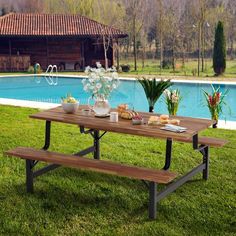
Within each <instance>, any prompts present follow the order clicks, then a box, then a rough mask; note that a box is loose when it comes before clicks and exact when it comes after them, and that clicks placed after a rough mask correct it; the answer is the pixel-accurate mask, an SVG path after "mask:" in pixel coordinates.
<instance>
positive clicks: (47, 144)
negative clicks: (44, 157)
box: [43, 120, 51, 150]
mask: <svg viewBox="0 0 236 236" xmlns="http://www.w3.org/2000/svg"><path fill="white" fill-rule="evenodd" d="M50 139H51V121H48V120H47V121H46V127H45V144H44V147H43V149H44V150H47V149H48V148H49V147H50Z"/></svg>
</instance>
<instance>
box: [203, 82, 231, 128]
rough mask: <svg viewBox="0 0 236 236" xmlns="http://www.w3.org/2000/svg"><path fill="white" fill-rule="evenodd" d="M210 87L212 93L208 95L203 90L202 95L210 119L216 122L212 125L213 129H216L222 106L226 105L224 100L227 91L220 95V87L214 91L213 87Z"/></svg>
mask: <svg viewBox="0 0 236 236" xmlns="http://www.w3.org/2000/svg"><path fill="white" fill-rule="evenodd" d="M211 87H212V93H208V92H206V91H205V90H203V93H204V96H205V99H206V103H207V107H208V109H209V111H210V113H211V119H212V120H215V121H216V123H215V124H214V125H213V128H217V124H218V120H219V116H220V115H221V114H222V113H223V110H222V109H223V106H224V105H226V103H225V101H224V99H225V96H226V95H227V93H228V90H226V91H225V92H224V93H221V92H220V87H218V88H217V89H215V88H214V86H211Z"/></svg>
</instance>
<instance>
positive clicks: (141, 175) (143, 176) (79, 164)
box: [6, 147, 177, 219]
mask: <svg viewBox="0 0 236 236" xmlns="http://www.w3.org/2000/svg"><path fill="white" fill-rule="evenodd" d="M6 154H7V155H9V156H15V157H20V158H22V159H26V182H27V183H26V184H27V191H28V192H32V191H33V178H34V177H37V176H39V175H41V174H43V173H45V172H44V171H42V169H41V170H38V171H34V172H33V171H32V169H33V167H34V161H42V162H47V163H53V165H54V166H55V165H63V166H67V167H72V168H79V169H84V170H90V171H95V172H100V173H105V174H112V175H117V176H123V177H128V178H134V179H138V180H144V181H149V182H150V184H149V217H150V218H152V219H153V218H155V217H156V203H157V201H156V200H155V199H156V194H157V192H156V183H158V184H169V183H170V182H172V181H173V180H174V179H175V178H176V176H177V174H175V173H172V172H170V171H165V170H155V169H150V168H143V167H136V166H127V165H123V164H119V163H114V162H111V161H103V160H96V159H89V158H85V157H80V156H75V155H66V154H61V153H55V152H49V151H45V150H36V149H33V148H27V147H17V148H15V149H13V150H10V151H7V152H6ZM32 161H33V162H32ZM52 167H53V166H52Z"/></svg>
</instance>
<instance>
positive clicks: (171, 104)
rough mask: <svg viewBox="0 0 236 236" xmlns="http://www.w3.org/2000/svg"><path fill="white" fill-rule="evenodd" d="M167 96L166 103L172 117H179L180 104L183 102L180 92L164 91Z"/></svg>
mask: <svg viewBox="0 0 236 236" xmlns="http://www.w3.org/2000/svg"><path fill="white" fill-rule="evenodd" d="M164 94H165V103H166V105H167V109H168V112H169V114H170V115H173V116H175V115H177V112H178V108H179V103H180V102H181V100H182V96H181V95H180V91H179V90H178V89H177V90H171V89H170V90H168V89H166V90H165V91H164Z"/></svg>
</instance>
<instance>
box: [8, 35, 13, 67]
mask: <svg viewBox="0 0 236 236" xmlns="http://www.w3.org/2000/svg"><path fill="white" fill-rule="evenodd" d="M8 45H9V66H10V68H9V69H10V71H12V65H11V39H9V41H8Z"/></svg>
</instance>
